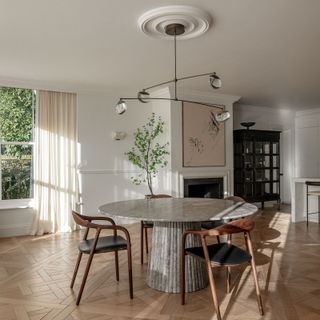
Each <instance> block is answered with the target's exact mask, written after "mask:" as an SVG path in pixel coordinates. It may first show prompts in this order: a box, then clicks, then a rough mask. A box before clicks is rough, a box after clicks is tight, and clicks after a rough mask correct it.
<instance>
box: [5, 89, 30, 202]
mask: <svg viewBox="0 0 320 320" xmlns="http://www.w3.org/2000/svg"><path fill="white" fill-rule="evenodd" d="M33 102H34V96H33V91H32V90H29V89H20V88H7V87H0V143H1V154H0V156H1V163H0V169H1V199H2V200H8V199H25V198H30V197H32V147H33V146H32V145H28V144H23V142H32V139H33V137H32V133H33V130H32V129H33ZM10 142H15V143H16V142H20V143H22V144H13V143H10Z"/></svg>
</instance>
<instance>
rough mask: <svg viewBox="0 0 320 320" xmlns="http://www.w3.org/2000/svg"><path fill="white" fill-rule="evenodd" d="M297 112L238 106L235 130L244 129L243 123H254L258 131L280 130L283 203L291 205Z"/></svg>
mask: <svg viewBox="0 0 320 320" xmlns="http://www.w3.org/2000/svg"><path fill="white" fill-rule="evenodd" d="M294 119H295V111H292V110H287V109H276V108H268V107H259V106H250V105H241V104H236V105H235V106H234V122H233V123H234V129H244V127H242V126H241V124H240V123H241V122H250V121H253V122H255V123H256V124H255V125H254V126H253V127H252V128H253V129H257V130H278V131H281V134H280V158H281V173H283V176H282V177H281V191H280V193H281V194H280V197H281V201H282V202H283V203H291V178H292V177H293V175H294V166H295V163H294V144H295V142H294V121H295V120H294Z"/></svg>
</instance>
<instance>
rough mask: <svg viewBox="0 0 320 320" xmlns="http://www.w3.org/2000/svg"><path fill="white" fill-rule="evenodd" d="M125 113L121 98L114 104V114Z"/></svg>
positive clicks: (124, 104)
mask: <svg viewBox="0 0 320 320" xmlns="http://www.w3.org/2000/svg"><path fill="white" fill-rule="evenodd" d="M126 111H127V105H126V102H125V101H124V100H123V99H122V98H120V100H119V102H118V103H117V104H116V113H117V114H123V113H125V112H126Z"/></svg>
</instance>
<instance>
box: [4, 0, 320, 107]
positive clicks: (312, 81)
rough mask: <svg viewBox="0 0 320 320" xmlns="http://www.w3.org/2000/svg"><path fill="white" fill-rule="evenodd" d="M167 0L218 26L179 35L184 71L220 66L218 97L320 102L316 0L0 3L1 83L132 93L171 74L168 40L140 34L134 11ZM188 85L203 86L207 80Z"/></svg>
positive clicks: (276, 103) (285, 103)
mask: <svg viewBox="0 0 320 320" xmlns="http://www.w3.org/2000/svg"><path fill="white" fill-rule="evenodd" d="M170 4H171V5H173V4H184V5H193V6H197V7H198V8H201V9H204V10H206V11H208V12H209V13H210V14H211V15H212V17H213V22H214V25H213V26H212V27H211V28H210V29H209V31H208V32H207V33H206V34H205V35H203V36H202V37H200V38H196V39H191V40H184V41H179V43H178V73H179V75H180V76H183V75H190V74H194V73H204V72H211V71H216V72H217V73H218V74H219V75H220V76H221V78H222V80H223V88H222V89H221V91H219V92H221V93H224V94H232V95H240V96H242V97H243V98H242V102H243V103H245V104H252V105H261V106H271V107H281V108H294V109H300V108H309V107H315V106H320V103H319V102H320V81H319V79H320V1H319V0H281V1H279V0H268V1H257V0H241V1H239V0H228V1H221V0H197V1H190V0H184V1H180V0H176V1H163V0H161V1H160V0H135V1H133V0H91V1H90V0H86V1H85V0H55V1H52V0H28V1H21V0H20V1H19V0H0V44H1V49H0V79H2V80H1V81H2V82H3V81H4V80H6V79H7V80H8V79H9V80H21V81H28V82H29V83H46V84H48V85H50V84H52V86H54V85H55V86H56V84H59V86H60V87H68V88H74V89H79V88H81V89H85V90H94V91H103V92H106V93H107V92H123V93H126V94H127V93H128V92H136V91H137V90H138V89H141V88H143V87H146V86H149V85H152V84H154V83H157V82H161V81H165V80H168V79H169V78H171V77H172V72H173V61H172V54H173V52H172V42H171V41H165V40H156V39H153V38H150V37H148V36H146V35H145V34H143V33H142V32H141V31H140V30H139V28H138V24H137V20H138V17H139V16H140V15H141V14H142V13H144V12H145V11H147V10H150V9H153V8H156V7H159V6H165V5H170ZM185 86H189V87H192V88H195V89H199V90H209V86H208V83H207V81H206V80H204V79H203V80H200V81H190V82H188V84H186V85H185Z"/></svg>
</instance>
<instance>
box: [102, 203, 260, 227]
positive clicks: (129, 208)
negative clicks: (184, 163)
mask: <svg viewBox="0 0 320 320" xmlns="http://www.w3.org/2000/svg"><path fill="white" fill-rule="evenodd" d="M257 211H258V208H257V207H256V206H255V205H253V204H250V203H247V202H235V201H233V200H223V199H212V198H164V199H138V200H127V201H119V202H112V203H108V204H105V205H102V206H100V207H99V212H100V213H101V214H105V215H107V216H111V217H114V218H120V219H121V218H126V219H125V221H126V222H122V223H130V222H137V221H139V220H147V221H163V222H165V221H170V222H201V221H210V220H228V219H237V218H241V217H245V216H249V215H252V214H254V213H256V212H257ZM117 220H118V219H117ZM130 220H133V221H130Z"/></svg>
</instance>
